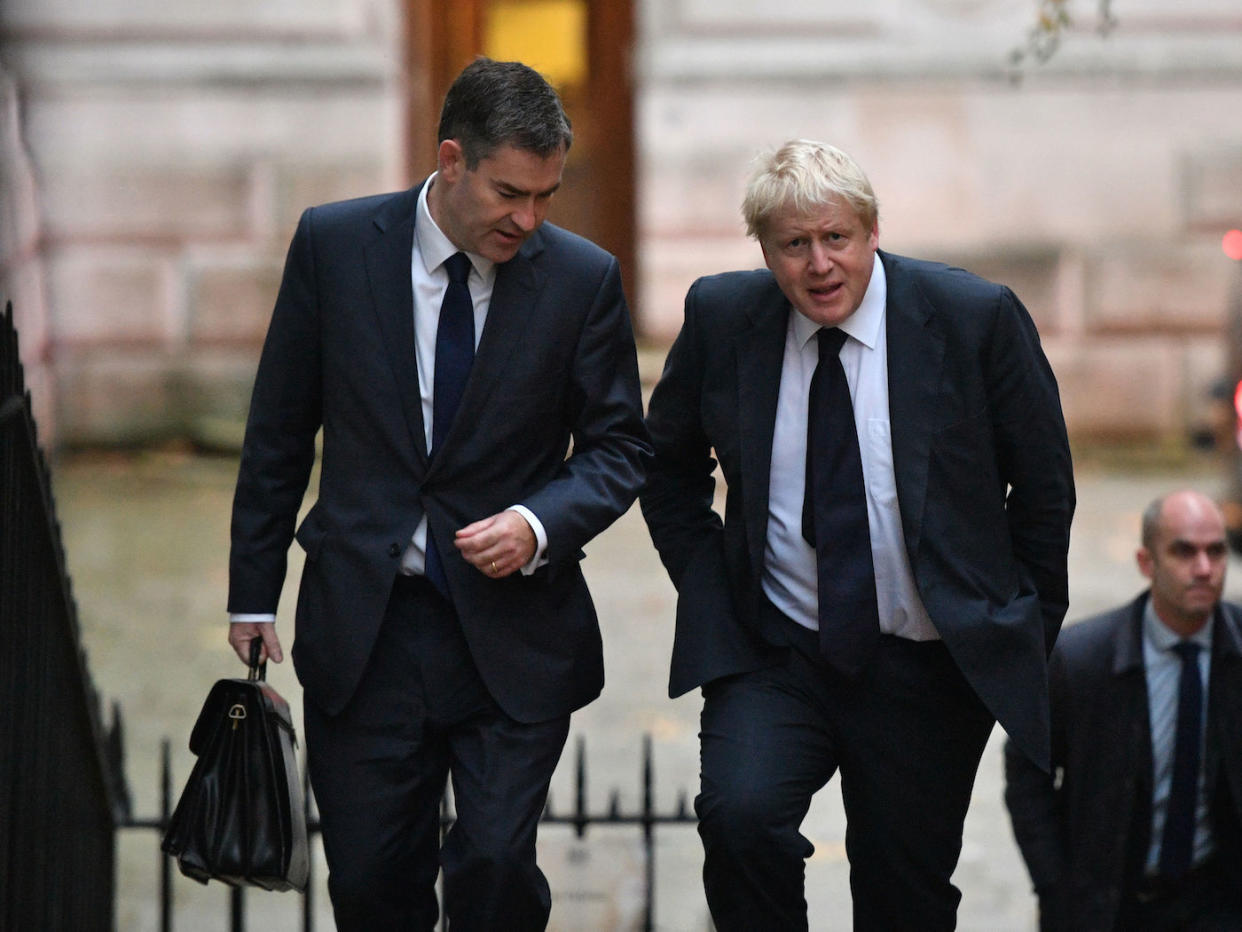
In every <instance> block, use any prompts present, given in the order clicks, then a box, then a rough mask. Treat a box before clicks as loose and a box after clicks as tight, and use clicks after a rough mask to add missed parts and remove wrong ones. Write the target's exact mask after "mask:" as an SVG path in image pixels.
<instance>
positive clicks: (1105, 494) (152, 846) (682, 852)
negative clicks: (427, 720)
mask: <svg viewBox="0 0 1242 932" xmlns="http://www.w3.org/2000/svg"><path fill="white" fill-rule="evenodd" d="M235 468H236V467H235V462H234V461H233V460H228V459H204V458H195V457H189V456H178V455H175V454H169V453H162V454H147V455H143V456H138V457H121V456H117V457H103V458H100V457H97V456H96V457H92V458H90V459H73V460H68V461H65V462H62V463H60V464H59V465H58V466H57V468H56V470H55V490H56V493H57V496H58V499H59V513H60V519H61V523H62V526H63V532H64V537H65V542H66V550H67V553H68V560H69V568H70V572H71V574H72V575H73V579H74V590H75V593H76V595H77V599H78V604H79V609H80V613H81V617H82V624H83V630H84V634H85V639H86V646H87V649H88V651H89V657H90V665H91V668H92V670H93V673H94V676H95V681H96V684H97V686H98V687H99V689H100V691H101V693H102V694H103V696H104V698H105V699H106V700H110V699H116V700H119V701H120V703H121V705H122V707H123V710H124V713H125V724H126V738H127V740H126V747H127V753H128V775H129V780H130V784H131V787H132V789H133V794H134V803H135V811H136V813H137V814H139V815H143V816H147V815H154V814H155V812H156V810H157V806H158V790H157V759H158V753H159V743H160V740H161V739H162V738H163V737H164V736H169V737H171V738H172V740H173V742H174V744H173V752H174V753H173V766H174V779H175V781H176V782H177V790H178V791H179V789H180V785H181V783H182V782H183V781H184V779H185V776H186V775H187V774H188V773H189V769H190V766H191V762H192V760H191V757H190V755H189V752H188V750H186V749H185V739H186V737H187V736H188V733H189V729H190V726H191V725H192V724H193V720H194V716H195V715H196V713H197V711H198V708H199V705H200V704H201V702H202V699H203V697H204V696H205V695H206V692H207V689H208V687H209V686H210V685H211V683H212V682H213V681H214V680H215V679H217V678H218V677H220V676H231V675H237V674H238V672H239V670H240V667H239V666H238V665H237V664H236V662H235V661H234V660H233V659H232V657H231V653H230V652H229V651H228V649H227V647H226V645H225V642H224V634H225V632H224V623H225V621H224V597H225V596H224V593H225V584H226V564H227V546H228V510H229V501H230V497H231V491H232V482H233V476H234V471H235ZM1184 484H1190V485H1194V486H1196V487H1198V488H1201V489H1203V490H1204V491H1206V492H1207V493H1209V494H1215V493H1216V492H1218V491H1219V485H1220V478H1219V476H1218V474H1217V473H1216V472H1213V471H1205V470H1204V469H1203V468H1199V469H1198V470H1192V471H1190V472H1189V473H1182V474H1180V475H1179V474H1176V473H1173V472H1171V471H1168V470H1165V471H1147V472H1145V473H1143V474H1122V473H1117V472H1114V471H1105V470H1103V469H1092V468H1080V471H1079V476H1078V485H1079V511H1078V517H1077V520H1076V521H1075V525H1074V535H1073V547H1072V553H1071V566H1072V570H1071V594H1072V600H1073V604H1072V608H1071V612H1070V617H1071V618H1080V617H1082V616H1084V615H1086V614H1090V613H1091V612H1094V611H1097V610H1100V609H1103V608H1105V607H1108V606H1110V605H1113V604H1116V603H1118V602H1120V601H1122V600H1123V599H1127V598H1129V597H1130V596H1132V595H1133V594H1134V593H1135V592H1136V591H1137V590H1138V589H1139V587H1140V584H1141V580H1140V577H1139V576H1138V573H1137V571H1136V570H1135V569H1134V568H1133V551H1134V549H1135V546H1136V541H1137V536H1138V522H1139V512H1140V510H1141V508H1142V507H1143V506H1144V505H1145V504H1146V502H1147V501H1148V500H1149V499H1150V498H1152V497H1153V496H1154V495H1156V494H1158V493H1160V492H1163V491H1166V490H1168V489H1170V488H1173V487H1175V486H1178V485H1184ZM584 565H585V568H586V571H587V573H588V576H589V577H590V580H591V584H592V588H593V590H594V592H595V594H596V597H597V602H598V604H599V609H600V617H601V623H602V625H603V628H604V643H605V650H606V658H607V677H608V682H607V685H606V686H605V689H604V694H603V696H602V697H601V698H600V699H599V700H598V701H596V702H595V703H593V704H592V705H591V706H589V707H588V708H587V709H585V710H583V711H582V712H581V713H579V714H578V715H576V716H575V719H574V732H575V733H576V734H581V735H584V736H586V740H587V757H588V762H589V773H590V802H591V808H592V809H593V810H595V811H603V810H604V809H605V808H606V807H607V805H608V794H609V791H610V789H611V788H612V787H614V786H615V787H616V788H618V789H619V790H620V800H621V805H622V808H623V809H626V810H634V809H637V808H638V806H639V805H640V803H641V799H640V792H639V787H640V783H639V770H640V749H641V736H642V734H643V733H644V732H649V733H651V735H652V736H653V739H654V748H655V760H656V782H657V805H658V806H659V808H661V809H662V810H667V809H671V808H672V807H673V806H674V804H675V800H676V796H677V794H678V792H679V790H681V789H683V788H684V789H685V790H686V791H687V792H688V793H689V795H690V796H691V797H692V796H693V793H694V790H695V787H696V784H697V773H698V760H697V738H696V734H697V727H698V721H697V718H698V710H699V700H698V697H697V696H689V697H683V698H681V699H678V700H676V701H670V700H669V699H667V698H666V694H665V683H666V674H667V659H668V654H669V649H670V646H671V642H672V612H673V596H674V593H673V590H672V587H671V585H670V584H669V583H668V582H667V580H666V578H665V576H664V573H663V570H662V569H661V567H660V565H659V561H658V560H657V558H656V556H655V554H654V552H653V551H652V549H651V547H650V544H649V543H648V541H647V538H646V533H645V530H644V527H643V524H642V520H641V517H640V516H639V515H638V513H637V510H636V509H634V510H632V511H631V512H630V513H629V514H627V515H626V516H625V517H623V518H622V519H621V521H619V522H618V524H617V525H616V526H615V527H614V528H613V529H611V530H610V531H608V532H607V533H606V534H604V535H603V536H602V537H601V538H600V539H598V540H597V541H596V542H594V543H593V544H592V545H591V547H590V548H589V549H588V559H587V561H586V563H585V564H584ZM299 568H300V552H299V551H297V549H296V548H295V549H294V553H293V554H292V555H291V576H292V577H294V578H296V574H297V571H298V569H299ZM1229 588H1230V592H1231V594H1232V597H1233V598H1235V599H1237V598H1239V597H1240V594H1242V566H1238V565H1235V566H1233V567H1232V579H1231V584H1230V587H1229ZM294 596H295V592H294V590H293V588H292V586H289V587H287V588H286V590H285V596H284V600H283V601H282V604H281V611H280V617H281V632H282V634H283V636H284V637H285V639H286V647H287V646H288V639H289V638H290V637H291V627H292V624H291V613H292V609H293V601H294ZM269 679H270V680H271V681H272V682H273V683H275V684H276V686H277V688H278V689H280V690H281V691H282V692H283V693H284V695H285V696H286V697H287V698H289V699H290V700H291V701H292V702H293V703H294V704H295V705H299V704H300V690H299V688H298V686H297V683H296V680H295V679H294V677H293V674H292V670H291V669H290V665H289V664H288V663H285V664H282V665H281V666H280V667H279V668H271V669H269ZM299 718H300V716H299ZM571 740H572V739H571ZM1001 740H1002V736H1001V735H1000V734H999V732H998V733H996V734H994V735H993V739H992V742H991V744H990V746H989V748H988V750H987V753H986V755H985V758H984V763H983V766H982V768H981V771H980V774H979V779H978V782H977V785H976V790H975V799H974V802H973V805H972V807H971V811H970V816H969V818H968V820H967V825H966V839H965V847H964V850H963V852H962V858H961V864H960V867H959V869H958V872H957V875H956V878H955V882H956V883H957V885H958V886H959V887H960V888H961V889H962V891H963V899H962V905H961V910H960V914H959V915H960V928H961V929H964V930H971V932H1006V930H1015V932H1018V930H1021V932H1026V930H1031V929H1034V927H1035V925H1034V908H1033V901H1032V898H1031V896H1030V895H1029V892H1028V888H1029V885H1028V882H1027V878H1026V873H1025V870H1024V869H1023V866H1022V863H1021V860H1020V858H1019V855H1018V852H1017V849H1016V847H1015V846H1014V843H1013V839H1012V835H1011V833H1010V830H1009V823H1008V818H1007V816H1006V814H1005V810H1004V805H1003V802H1002V800H1001V792H1002V777H1001V763H1000V745H1001ZM572 798H573V791H572V786H571V781H570V774H569V768H568V766H562V769H561V771H559V772H558V776H557V778H556V781H555V782H554V785H553V799H554V802H555V804H556V805H557V807H558V808H562V807H566V806H568V805H569V804H570V802H571V800H572ZM929 804H931V805H934V804H935V803H934V801H929ZM804 833H805V834H806V835H807V836H808V837H809V838H810V839H811V840H812V841H813V842H814V844H815V848H816V853H815V856H814V857H813V858H812V859H811V861H810V863H809V864H808V866H807V897H808V900H809V902H810V907H811V916H812V922H811V926H812V928H814V929H819V930H838V929H840V930H844V929H849V928H850V912H849V898H848V866H847V864H846V862H845V859H844V849H843V844H842V839H843V837H844V820H843V817H842V814H841V804H840V794H839V792H838V791H837V789H836V784H835V782H834V783H833V784H830V786H829V787H828V788H827V789H826V790H824V791H823V792H822V793H821V794H820V795H819V797H817V799H816V801H815V805H814V806H813V807H812V809H811V813H810V815H809V817H808V818H807V821H806V824H805V826H804ZM540 851H541V854H540V857H541V861H542V864H543V866H544V869H545V871H546V872H547V874H548V876H549V879H550V881H551V884H552V887H553V896H554V900H555V902H554V908H553V927H554V928H555V929H560V930H607V929H618V930H620V929H633V928H636V927H637V925H636V924H637V922H638V921H639V919H640V917H641V909H642V902H643V900H642V884H643V873H642V852H641V847H640V845H639V841H638V835H637V831H636V830H632V829H621V828H603V829H595V830H592V832H591V833H590V835H589V836H588V838H587V840H586V842H585V843H583V842H579V841H577V840H575V839H574V838H573V837H572V833H571V832H570V831H569V830H568V829H560V828H549V829H546V830H545V831H544V832H543V833H542V835H541V840H540ZM119 854H120V868H119V883H120V888H119V901H118V928H119V929H121V930H123V932H126V930H147V929H155V928H157V918H158V909H157V903H156V892H155V891H156V876H157V871H156V864H157V855H156V842H155V839H154V838H153V836H152V834H151V833H148V832H130V833H125V834H124V835H123V836H122V839H121V842H120V851H119ZM657 864H658V878H657V925H658V927H659V928H660V929H662V930H666V932H698V930H705V929H707V928H708V921H707V912H706V907H705V905H704V902H703V897H702V892H701V887H700V884H699V879H698V871H699V866H700V850H699V845H698V839H697V837H696V835H695V833H694V830H693V828H690V827H680V826H672V827H668V828H664V829H661V830H660V831H659V832H658V834H657ZM322 876H323V874H322V872H321V873H320V878H321V880H322ZM176 898H177V914H176V928H177V929H179V930H197V929H203V930H216V929H222V928H225V919H224V916H225V908H226V907H225V904H226V902H227V901H226V896H225V893H224V888H222V887H220V886H219V885H218V884H212V885H210V886H209V887H207V888H202V887H199V886H198V885H196V884H193V883H192V882H190V881H179V882H178V884H177V887H176ZM319 899H320V903H321V904H324V903H326V896H325V895H323V893H322V892H321V893H320V895H319ZM319 917H320V919H319V925H318V927H319V928H320V929H325V930H326V929H331V928H332V924H331V920H330V916H329V914H328V912H327V911H326V909H321V910H320V911H319ZM250 921H251V924H252V927H254V928H262V929H264V930H279V929H286V928H287V929H294V928H297V927H298V918H297V907H296V901H295V898H294V897H293V896H292V895H289V894H265V895H256V896H253V897H252V898H251V912H250Z"/></svg>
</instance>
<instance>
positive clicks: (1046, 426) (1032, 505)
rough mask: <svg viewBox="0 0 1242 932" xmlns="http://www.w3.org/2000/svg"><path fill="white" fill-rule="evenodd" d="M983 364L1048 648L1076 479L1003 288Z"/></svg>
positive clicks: (1017, 309)
mask: <svg viewBox="0 0 1242 932" xmlns="http://www.w3.org/2000/svg"><path fill="white" fill-rule="evenodd" d="M999 301H1000V307H999V309H998V313H997V315H996V317H995V323H994V327H993V332H992V334H991V338H990V340H989V342H988V349H987V358H986V361H985V362H986V366H987V371H988V381H989V393H990V397H991V405H992V411H993V414H992V425H993V430H994V432H995V437H996V446H997V452H998V456H999V458H1000V463H999V466H1000V470H1001V476H1002V478H1003V479H1004V481H1005V482H1006V483H1007V484H1008V486H1009V492H1008V495H1007V498H1006V503H1005V513H1006V519H1007V521H1008V524H1009V536H1010V540H1011V542H1012V545H1013V552H1014V556H1015V558H1016V559H1017V561H1018V563H1019V565H1020V566H1021V567H1022V568H1023V569H1024V571H1025V572H1026V574H1027V575H1028V577H1029V578H1030V581H1031V582H1032V584H1033V585H1034V587H1035V591H1036V592H1037V593H1038V594H1039V601H1040V605H1041V608H1042V612H1043V619H1044V646H1045V649H1046V650H1047V651H1051V650H1052V645H1053V644H1054V643H1055V641H1056V636H1057V633H1058V632H1059V631H1060V629H1061V622H1062V621H1063V620H1064V618H1065V612H1066V609H1067V608H1068V607H1069V569H1068V562H1067V561H1068V553H1069V532H1070V521H1071V519H1072V518H1073V515H1074V504H1075V501H1074V477H1073V466H1072V463H1071V461H1070V449H1069V440H1068V437H1067V436H1066V430H1065V419H1064V417H1063V415H1062V413H1061V399H1060V395H1059V393H1058V391H1057V383H1056V379H1055V377H1054V376H1053V374H1052V368H1051V366H1049V364H1048V360H1047V358H1046V357H1045V356H1044V353H1043V350H1042V348H1041V347H1040V343H1039V334H1038V333H1037V332H1036V330H1035V324H1034V322H1033V321H1032V320H1031V317H1030V314H1028V313H1027V310H1026V308H1025V307H1023V306H1022V302H1021V301H1019V300H1018V298H1017V296H1016V295H1014V293H1013V292H1012V291H1010V290H1009V289H1008V288H1002V289H1001V294H1000V298H999Z"/></svg>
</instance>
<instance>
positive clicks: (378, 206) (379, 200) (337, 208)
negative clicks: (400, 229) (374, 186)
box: [306, 190, 414, 224]
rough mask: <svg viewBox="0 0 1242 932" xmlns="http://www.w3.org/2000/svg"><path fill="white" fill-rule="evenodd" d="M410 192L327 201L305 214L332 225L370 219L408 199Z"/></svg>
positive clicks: (309, 209)
mask: <svg viewBox="0 0 1242 932" xmlns="http://www.w3.org/2000/svg"><path fill="white" fill-rule="evenodd" d="M411 195H412V192H411V191H410V190H405V191H389V192H388V193H386V194H368V195H366V196H364V197H354V198H349V199H348V200H343V201H329V202H327V203H325V204H316V205H315V206H314V207H310V208H307V210H306V213H307V214H313V215H314V218H315V222H316V223H317V224H319V223H334V222H342V221H350V220H357V219H368V220H369V219H371V218H372V217H374V216H376V215H377V214H379V213H380V212H381V211H382V210H383V209H384V208H386V207H388V206H389V205H390V203H392V202H394V201H396V200H397V199H399V198H402V197H410V196H411ZM413 203H414V202H413V201H411V209H413Z"/></svg>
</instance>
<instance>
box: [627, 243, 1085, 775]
mask: <svg viewBox="0 0 1242 932" xmlns="http://www.w3.org/2000/svg"><path fill="white" fill-rule="evenodd" d="M880 258H881V261H882V262H883V263H884V270H885V275H886V278H887V282H888V302H887V308H886V335H887V339H888V383H889V416H890V423H891V436H892V452H893V468H894V473H895V478H896V483H897V498H898V503H899V508H900V512H901V521H902V529H903V532H904V534H905V544H906V551H907V553H908V555H909V558H910V565H911V568H912V570H913V572H914V578H915V582H916V584H917V586H918V590H919V594H920V596H921V597H922V600H923V603H924V605H925V606H926V608H927V611H928V614H929V615H930V617H931V620H932V623H933V624H934V625H935V626H936V630H937V631H938V632H939V633H940V636H941V637H942V638H943V640H944V643H945V644H946V645H947V647H948V649H949V651H950V653H951V654H952V656H953V658H954V660H955V661H956V663H957V665H958V666H959V667H960V668H961V670H962V672H963V673H964V674H965V676H966V678H967V679H968V680H969V682H970V684H971V685H972V687H973V688H974V689H975V691H976V692H977V693H978V695H979V697H980V698H981V699H982V700H983V702H984V703H985V704H986V705H987V707H988V708H989V709H990V710H991V712H992V714H993V715H995V716H996V718H997V719H998V720H999V721H1000V723H1001V724H1002V725H1003V726H1004V727H1005V728H1006V730H1007V731H1008V732H1009V733H1010V734H1011V735H1012V736H1013V737H1014V739H1015V740H1016V741H1017V742H1018V744H1019V745H1020V746H1021V747H1022V748H1023V749H1024V750H1025V751H1026V752H1027V753H1028V754H1030V755H1031V756H1032V758H1033V759H1034V760H1036V761H1039V762H1041V763H1043V764H1044V765H1045V766H1046V765H1047V762H1048V713H1047V698H1048V693H1047V673H1046V656H1047V651H1049V650H1050V649H1051V647H1052V644H1053V641H1054V640H1055V638H1056V634H1057V631H1058V630H1059V628H1060V625H1061V621H1062V619H1063V618H1064V615H1065V610H1066V607H1067V604H1068V595H1067V589H1068V584H1067V570H1066V552H1067V548H1068V544H1069V526H1070V519H1071V516H1072V514H1073V510H1074V486H1073V478H1072V471H1071V466H1070V454H1069V446H1068V442H1067V439H1066V433H1065V425H1064V421H1063V419H1062V416H1061V405H1060V399H1059V396H1058V394H1057V387H1056V382H1055V380H1054V378H1053V375H1052V371H1051V369H1050V368H1049V366H1048V363H1047V360H1046V359H1045V358H1044V355H1043V352H1042V350H1041V348H1040V345H1039V337H1038V335H1037V333H1036V331H1035V327H1034V324H1033V323H1032V321H1031V319H1030V317H1029V315H1028V314H1027V312H1026V309H1025V308H1023V307H1022V304H1021V303H1020V302H1019V301H1018V299H1017V298H1016V297H1015V296H1014V294H1013V292H1011V291H1010V290H1009V289H1008V288H1005V287H1003V286H1000V285H995V284H992V283H991V282H987V281H984V280H983V279H980V278H978V277H977V276H974V275H971V274H969V273H967V272H963V271H962V270H960V269H951V268H949V267H947V266H943V265H939V264H936V263H929V262H921V261H918V260H914V259H907V258H903V257H900V256H895V255H890V254H887V253H883V252H881V253H880ZM790 313H791V311H790V306H789V302H788V301H787V300H786V298H785V296H784V294H783V293H782V292H781V290H780V288H779V287H778V286H777V284H776V281H775V279H774V278H773V277H772V275H771V273H770V272H768V271H767V270H766V269H765V270H759V271H754V272H732V273H726V274H724V275H716V276H712V277H709V278H703V279H700V280H699V281H697V282H696V283H695V284H694V285H693V286H692V287H691V289H690V291H689V293H688V294H687V296H686V316H685V323H684V325H683V328H682V331H681V334H680V335H679V336H678V338H677V341H676V342H675V343H674V345H673V347H672V349H671V350H670V352H669V357H668V361H667V363H666V365H665V370H664V375H663V377H662V378H661V380H660V383H659V385H657V387H656V389H655V392H654V394H653V396H652V399H651V404H650V408H649V411H648V418H647V426H648V429H649V430H650V432H651V437H652V443H653V446H654V447H655V451H656V458H655V460H654V462H653V465H652V468H651V470H650V472H649V476H648V481H647V485H646V487H645V489H644V491H643V493H642V496H641V500H642V507H643V513H644V516H645V517H646V519H647V522H648V526H649V528H650V530H651V536H652V539H653V540H654V541H655V544H656V548H657V550H659V552H660V556H661V559H662V560H663V561H664V565H665V567H666V568H667V569H668V572H669V575H670V576H671V577H672V580H673V582H674V584H675V585H676V586H677V587H678V606H677V633H676V639H675V643H674V648H673V661H672V673H671V678H670V692H671V693H672V694H673V695H679V694H680V693H683V692H685V691H686V690H688V689H691V688H693V687H695V686H698V685H701V684H702V683H705V682H708V681H710V680H712V679H715V678H717V677H721V676H727V675H729V674H732V673H738V672H742V671H745V670H753V669H758V668H759V667H762V666H764V665H766V664H770V663H773V662H775V657H776V655H775V654H774V652H773V649H772V648H771V647H770V646H769V645H770V644H771V643H772V642H773V641H774V640H776V639H775V638H774V637H773V635H772V634H771V633H768V632H764V631H763V630H761V628H760V624H761V622H760V621H759V619H760V612H759V610H758V606H759V597H760V592H761V590H760V579H761V574H762V571H763V559H764V550H765V541H766V536H767V521H768V484H769V472H770V465H771V458H772V432H773V427H774V424H775V419H776V403H777V393H778V390H779V386H780V375H781V364H782V361H783V358H784V345H785V329H786V325H787V321H788V316H789V314H790ZM713 456H714V457H715V458H716V459H718V460H719V464H720V468H721V470H722V472H723V474H724V480H725V482H726V484H727V487H728V494H727V497H726V500H725V510H724V518H723V521H722V520H721V518H720V516H719V515H718V514H717V513H716V512H715V511H714V510H713V508H712V502H713V492H714V480H713V478H712V470H713V467H714V465H715V460H713Z"/></svg>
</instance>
